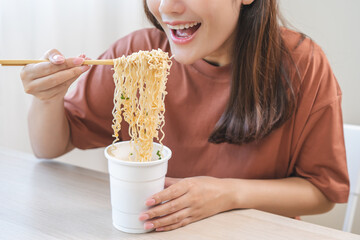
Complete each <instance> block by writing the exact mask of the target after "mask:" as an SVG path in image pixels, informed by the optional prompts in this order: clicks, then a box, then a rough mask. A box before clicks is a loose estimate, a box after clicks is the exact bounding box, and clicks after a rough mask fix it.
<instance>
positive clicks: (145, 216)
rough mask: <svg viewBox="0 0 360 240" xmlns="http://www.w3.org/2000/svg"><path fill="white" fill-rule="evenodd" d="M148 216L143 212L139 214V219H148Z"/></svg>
mask: <svg viewBox="0 0 360 240" xmlns="http://www.w3.org/2000/svg"><path fill="white" fill-rule="evenodd" d="M149 217H150V216H149V214H146V213H144V214H141V215H140V217H139V220H140V221H145V220H148V219H149Z"/></svg>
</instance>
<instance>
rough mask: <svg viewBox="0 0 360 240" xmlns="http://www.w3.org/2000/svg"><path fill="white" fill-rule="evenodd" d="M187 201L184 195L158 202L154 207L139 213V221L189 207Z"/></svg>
mask: <svg viewBox="0 0 360 240" xmlns="http://www.w3.org/2000/svg"><path fill="white" fill-rule="evenodd" d="M189 202H190V201H187V200H186V197H181V198H177V199H174V200H171V201H168V202H166V203H163V204H160V205H158V206H156V207H153V208H151V209H149V210H148V211H146V212H145V213H143V214H141V215H140V217H139V220H140V221H145V220H148V219H153V218H156V217H160V216H164V215H169V214H172V213H175V212H178V211H180V210H182V209H184V208H187V207H189Z"/></svg>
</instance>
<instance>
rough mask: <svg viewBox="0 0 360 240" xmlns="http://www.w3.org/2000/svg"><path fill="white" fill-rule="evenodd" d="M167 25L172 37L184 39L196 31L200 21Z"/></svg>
mask: <svg viewBox="0 0 360 240" xmlns="http://www.w3.org/2000/svg"><path fill="white" fill-rule="evenodd" d="M167 26H168V27H169V28H170V30H171V34H172V36H173V37H174V38H177V39H183V40H185V39H188V38H191V37H192V36H193V35H194V34H195V33H196V31H197V30H198V29H199V28H200V26H201V23H199V22H193V23H186V24H179V25H169V24H168V25H167Z"/></svg>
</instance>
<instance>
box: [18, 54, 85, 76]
mask: <svg viewBox="0 0 360 240" xmlns="http://www.w3.org/2000/svg"><path fill="white" fill-rule="evenodd" d="M83 62H84V58H67V59H65V61H64V62H63V63H62V64H57V65H56V64H52V63H49V62H42V63H37V64H29V65H26V66H25V67H24V68H23V71H22V74H21V78H22V79H24V80H28V81H31V80H33V79H37V78H41V77H45V76H48V75H51V74H54V73H57V72H60V71H62V70H65V69H70V68H74V67H78V66H81V64H83Z"/></svg>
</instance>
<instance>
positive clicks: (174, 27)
mask: <svg viewBox="0 0 360 240" xmlns="http://www.w3.org/2000/svg"><path fill="white" fill-rule="evenodd" d="M198 24H199V22H194V23H187V24H179V25H169V24H167V26H168V27H169V28H170V29H175V30H178V29H188V28H191V27H193V26H196V25H198Z"/></svg>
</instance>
